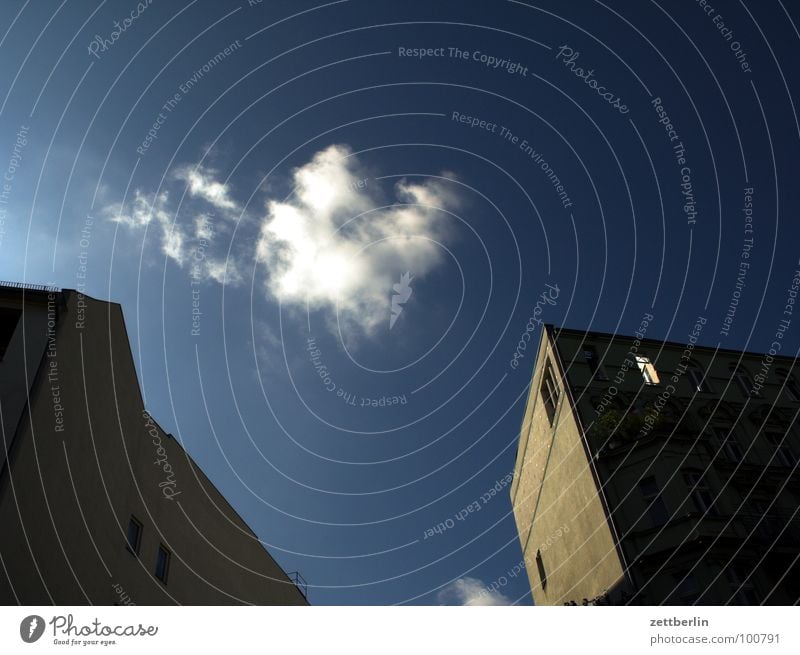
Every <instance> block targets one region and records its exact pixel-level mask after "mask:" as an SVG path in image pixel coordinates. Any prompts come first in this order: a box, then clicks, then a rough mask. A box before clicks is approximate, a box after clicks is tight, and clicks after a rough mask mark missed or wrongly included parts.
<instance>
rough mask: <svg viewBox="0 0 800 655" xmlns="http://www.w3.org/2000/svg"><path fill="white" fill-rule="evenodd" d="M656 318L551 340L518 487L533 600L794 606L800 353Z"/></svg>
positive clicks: (797, 589)
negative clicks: (681, 328) (668, 337)
mask: <svg viewBox="0 0 800 655" xmlns="http://www.w3.org/2000/svg"><path fill="white" fill-rule="evenodd" d="M649 320H652V316H646V317H645V319H644V320H643V321H642V325H641V327H640V329H639V331H638V332H637V334H636V335H635V336H633V337H627V336H619V335H617V336H612V335H609V334H600V333H594V332H580V331H574V330H567V329H559V328H555V327H553V326H551V325H549V326H546V327H545V329H544V331H543V334H542V338H541V342H540V345H539V349H538V354H537V361H536V366H535V370H534V373H533V379H532V382H531V388H530V394H529V397H528V401H527V407H526V410H525V415H524V419H523V422H522V430H521V432H520V442H519V451H518V453H517V461H516V466H515V472H514V480H513V483H512V486H511V501H512V505H513V508H514V516H515V519H516V523H517V527H518V531H519V538H520V543H521V546H522V549H523V552H524V557H525V562H526V568H527V571H528V577H529V580H530V585H531V590H532V593H533V598H534V601H535V603H536V604H538V605H560V604H573V603H574V604H578V605H581V604H644V605H651V604H661V603H664V604H674V605H689V604H695V603H696V604H709V605H722V604H760V603H765V604H792V603H796V602H797V601H798V598H799V597H800V564H799V563H798V559H799V558H800V512H798V508H800V469H798V454H800V439H799V438H798V431H799V427H800V426H798V425H797V416H798V410H800V384H798V379H800V371H796V370H795V367H796V363H797V360H795V359H792V358H786V357H780V356H778V355H777V353H778V351H779V349H780V347H781V343H782V342H779V341H776V343H775V344H773V348H772V349H771V351H770V353H769V354H757V353H747V352H738V351H732V350H723V349H714V348H706V347H700V346H697V345H696V343H697V340H698V335H699V334H700V333H701V332H702V329H703V327H704V325H705V319H703V318H700V319H698V321H697V324H696V325H695V326H694V328H693V329H692V331H691V333H690V334H687V339H686V343H665V342H661V341H654V340H650V339H646V338H645V336H644V335H645V333H646V331H647V327H648V322H649ZM776 338H777V337H776ZM776 344H777V345H776Z"/></svg>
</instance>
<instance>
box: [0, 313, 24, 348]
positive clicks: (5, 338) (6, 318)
mask: <svg viewBox="0 0 800 655" xmlns="http://www.w3.org/2000/svg"><path fill="white" fill-rule="evenodd" d="M20 313H21V312H20V311H19V310H18V309H11V308H8V307H0V361H2V359H3V355H5V354H6V348H8V344H9V343H10V341H11V337H12V336H14V331H15V330H16V329H17V322H18V321H19V317H20Z"/></svg>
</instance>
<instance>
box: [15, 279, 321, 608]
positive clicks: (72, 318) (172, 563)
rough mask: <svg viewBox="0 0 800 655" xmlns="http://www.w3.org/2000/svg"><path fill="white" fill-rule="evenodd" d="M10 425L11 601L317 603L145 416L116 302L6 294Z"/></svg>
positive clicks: (33, 291)
mask: <svg viewBox="0 0 800 655" xmlns="http://www.w3.org/2000/svg"><path fill="white" fill-rule="evenodd" d="M0 429H1V430H2V434H1V435H0V436H1V437H2V441H0V443H1V444H2V446H3V447H2V449H0V526H2V528H0V602H2V603H3V604H16V603H19V604H25V605H29V604H36V605H46V604H52V603H55V604H60V605H63V604H74V605H80V604H89V603H91V604H99V605H112V604H137V605H149V604H175V603H178V604H191V605H211V604H215V605H216V604H220V605H221V604H238V603H248V604H273V605H305V604H307V602H306V599H305V591H304V590H301V588H300V587H299V582H300V579H299V578H297V577H295V578H293V579H292V578H290V577H289V576H288V575H287V574H286V573H285V572H284V571H283V570H282V569H281V568H280V566H278V564H277V563H276V562H275V560H274V559H273V558H272V557H271V556H270V555H269V553H268V552H267V551H266V550H265V549H264V548H263V547H262V545H261V543H260V542H259V540H258V539H257V537H256V535H255V534H254V533H253V532H252V531H251V530H250V528H248V526H247V525H246V524H245V522H244V521H243V520H242V519H241V517H240V516H239V515H238V514H237V513H236V512H235V511H234V510H233V508H232V507H231V506H230V505H229V504H228V503H227V502H226V501H225V499H224V498H223V497H222V495H221V494H220V493H219V491H218V490H217V489H216V488H215V487H214V485H213V484H211V482H210V481H209V480H208V478H206V476H205V475H204V474H203V472H202V471H201V470H200V469H199V468H198V466H197V465H196V464H195V463H194V462H193V461H192V458H191V457H190V456H189V455H188V454H187V453H186V452H185V451H184V449H183V448H182V447H181V446H180V444H178V443H177V442H176V440H175V439H173V438H172V436H171V435H169V434H167V433H165V432H164V430H162V429H161V427H159V426H158V424H157V423H156V422H155V421H154V420H153V419H152V417H150V415H149V414H148V413H147V412H146V411H145V409H144V406H143V401H142V396H141V393H140V389H139V384H138V379H137V376H136V370H135V368H134V362H133V357H132V355H131V350H130V346H129V343H128V336H127V333H126V330H125V322H124V320H123V316H122V308H121V307H120V306H119V305H118V304H115V303H110V302H102V301H99V300H94V299H92V298H89V297H88V296H85V295H83V294H81V293H78V292H75V291H69V290H64V291H61V290H58V289H52V288H45V287H31V286H22V285H8V284H3V285H2V286H0ZM296 583H298V584H296Z"/></svg>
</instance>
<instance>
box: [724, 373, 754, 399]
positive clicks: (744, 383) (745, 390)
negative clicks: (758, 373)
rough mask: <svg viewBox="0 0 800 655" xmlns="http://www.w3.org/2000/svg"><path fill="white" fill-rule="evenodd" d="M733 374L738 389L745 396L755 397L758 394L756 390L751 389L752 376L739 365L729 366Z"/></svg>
mask: <svg viewBox="0 0 800 655" xmlns="http://www.w3.org/2000/svg"><path fill="white" fill-rule="evenodd" d="M731 370H732V371H733V376H734V378H735V379H736V384H737V385H739V391H741V392H742V395H743V396H744V397H745V398H755V397H757V396H758V395H759V393H758V391H756V390H755V389H753V378H751V377H750V374H749V373H748V372H747V371H746V370H745V369H744V368H742V367H741V366H731Z"/></svg>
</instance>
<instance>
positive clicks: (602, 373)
mask: <svg viewBox="0 0 800 655" xmlns="http://www.w3.org/2000/svg"><path fill="white" fill-rule="evenodd" d="M581 352H582V353H583V359H584V361H585V362H586V364H587V365H588V366H589V370H590V371H591V372H592V379H593V380H597V381H598V382H605V381H607V380H608V375H607V374H606V370H605V368H604V367H603V363H602V362H601V361H600V359H599V358H598V356H597V348H595V347H594V346H592V345H587V346H583V348H581Z"/></svg>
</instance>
